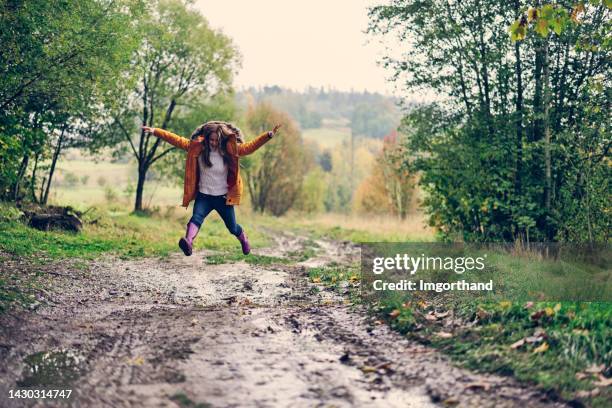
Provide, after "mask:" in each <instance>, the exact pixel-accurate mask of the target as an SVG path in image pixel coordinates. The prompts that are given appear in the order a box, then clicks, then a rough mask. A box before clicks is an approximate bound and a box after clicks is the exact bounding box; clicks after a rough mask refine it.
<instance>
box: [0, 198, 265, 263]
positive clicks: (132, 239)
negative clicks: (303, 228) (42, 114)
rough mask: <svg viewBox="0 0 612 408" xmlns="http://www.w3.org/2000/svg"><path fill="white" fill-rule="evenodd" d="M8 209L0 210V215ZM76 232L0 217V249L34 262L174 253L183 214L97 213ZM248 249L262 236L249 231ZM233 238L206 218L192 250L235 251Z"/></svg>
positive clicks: (261, 243)
mask: <svg viewBox="0 0 612 408" xmlns="http://www.w3.org/2000/svg"><path fill="white" fill-rule="evenodd" d="M2 211H8V210H7V209H6V206H5V207H0V213H1V212H2ZM86 217H87V219H86V220H85V225H84V227H83V231H82V232H81V233H78V234H75V233H70V232H63V231H38V230H36V229H33V228H30V227H28V226H27V225H25V224H23V223H22V222H21V221H19V220H16V219H14V217H13V219H6V218H3V217H2V216H1V214H0V250H2V251H3V252H7V253H9V254H14V255H18V256H31V255H33V254H36V257H35V258H38V259H64V258H81V259H93V258H95V257H97V256H99V255H101V254H106V253H111V254H115V255H117V256H120V257H122V258H132V257H141V256H167V255H168V254H170V253H172V252H177V251H178V247H177V241H178V238H179V237H180V236H182V235H183V234H184V229H185V223H186V221H187V220H188V218H189V217H188V215H183V216H167V215H152V216H149V215H137V214H131V213H128V212H126V211H120V212H116V211H112V210H96V211H95V212H94V213H88V214H87V215H86ZM249 239H250V240H251V243H252V246H253V247H259V246H265V245H267V243H268V241H267V239H266V238H265V236H264V235H263V234H261V233H259V232H258V231H257V229H255V228H253V229H252V230H250V231H249ZM237 245H238V241H237V240H236V237H234V236H233V235H231V234H229V233H228V232H227V229H226V228H225V225H224V224H223V222H222V221H221V219H220V218H219V217H218V216H216V214H215V215H211V216H210V217H209V218H207V219H206V221H205V223H204V224H203V226H202V229H201V230H200V232H199V234H198V237H197V240H196V242H195V245H194V247H195V249H196V250H197V249H201V248H207V249H212V250H229V249H235V248H236V247H237Z"/></svg>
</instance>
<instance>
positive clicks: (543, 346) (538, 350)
mask: <svg viewBox="0 0 612 408" xmlns="http://www.w3.org/2000/svg"><path fill="white" fill-rule="evenodd" d="M546 350H548V343H546V342H544V343H542V344H541V345H540V346H539V347H536V348H535V349H534V350H533V352H534V353H543V352H545V351H546Z"/></svg>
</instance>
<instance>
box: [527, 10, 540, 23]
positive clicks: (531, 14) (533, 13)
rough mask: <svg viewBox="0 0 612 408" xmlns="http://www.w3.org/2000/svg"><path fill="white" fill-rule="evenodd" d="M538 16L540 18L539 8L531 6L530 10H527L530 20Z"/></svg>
mask: <svg viewBox="0 0 612 408" xmlns="http://www.w3.org/2000/svg"><path fill="white" fill-rule="evenodd" d="M536 18H538V9H535V8H533V7H530V8H529V11H527V20H528V21H533V20H535V19H536Z"/></svg>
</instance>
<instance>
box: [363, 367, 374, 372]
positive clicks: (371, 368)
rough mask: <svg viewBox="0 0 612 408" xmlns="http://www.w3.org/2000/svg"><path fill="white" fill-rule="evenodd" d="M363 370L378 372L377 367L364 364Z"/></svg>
mask: <svg viewBox="0 0 612 408" xmlns="http://www.w3.org/2000/svg"><path fill="white" fill-rule="evenodd" d="M361 371H363V372H364V373H375V372H376V367H372V366H363V367H361Z"/></svg>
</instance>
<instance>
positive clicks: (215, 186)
mask: <svg viewBox="0 0 612 408" xmlns="http://www.w3.org/2000/svg"><path fill="white" fill-rule="evenodd" d="M210 162H211V163H212V166H211V167H208V166H206V163H205V162H204V152H202V154H200V155H199V156H198V166H199V168H200V170H199V171H200V183H199V185H198V189H199V190H200V192H201V193H202V194H209V195H214V196H220V195H223V194H226V193H227V165H226V164H225V163H223V156H221V154H220V153H219V150H218V149H214V150H213V149H211V150H210Z"/></svg>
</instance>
